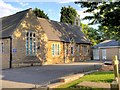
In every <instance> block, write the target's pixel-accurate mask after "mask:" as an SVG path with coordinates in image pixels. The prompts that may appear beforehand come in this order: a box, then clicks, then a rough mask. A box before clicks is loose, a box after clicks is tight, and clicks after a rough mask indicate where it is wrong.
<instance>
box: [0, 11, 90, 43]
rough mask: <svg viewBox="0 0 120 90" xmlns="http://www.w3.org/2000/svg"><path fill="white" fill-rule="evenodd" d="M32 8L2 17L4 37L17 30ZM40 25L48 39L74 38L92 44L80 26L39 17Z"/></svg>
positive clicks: (68, 39) (64, 40)
mask: <svg viewBox="0 0 120 90" xmlns="http://www.w3.org/2000/svg"><path fill="white" fill-rule="evenodd" d="M29 10H30V9H27V10H24V11H20V12H18V13H16V14H13V15H10V16H7V17H3V18H2V30H0V33H2V37H0V38H5V37H10V36H11V35H12V33H13V32H14V31H15V30H16V27H17V26H18V25H19V24H20V23H21V20H22V19H23V18H24V17H25V15H26V14H27V13H28V11H29ZM38 19H39V22H40V25H41V26H42V28H43V31H45V33H46V35H47V37H48V40H57V41H63V42H70V38H73V39H74V41H75V42H76V43H84V44H90V41H89V40H88V39H87V38H86V37H85V35H84V34H83V33H82V31H81V30H80V27H78V26H75V25H70V24H65V23H60V22H57V21H52V20H47V19H43V18H38Z"/></svg>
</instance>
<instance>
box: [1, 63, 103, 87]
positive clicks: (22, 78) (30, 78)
mask: <svg viewBox="0 0 120 90" xmlns="http://www.w3.org/2000/svg"><path fill="white" fill-rule="evenodd" d="M100 65H101V63H93V62H90V63H72V64H57V65H44V66H34V67H25V68H15V69H8V70H3V72H2V77H3V80H4V81H3V83H2V84H3V86H4V87H3V88H7V87H8V86H9V85H7V84H10V85H11V86H12V84H13V85H15V84H14V83H13V82H16V83H18V84H17V88H18V87H22V86H21V85H22V84H21V83H24V85H25V83H26V85H28V84H29V85H35V84H37V85H44V84H47V83H49V81H51V80H54V79H56V78H59V77H62V76H65V75H69V74H72V73H78V72H79V73H80V72H81V73H82V72H83V71H90V70H93V69H95V68H96V67H98V66H100ZM5 81H8V82H7V84H6V83H5ZM10 81H11V82H12V83H10ZM19 83H20V84H19ZM29 85H28V88H29ZM8 88H10V87H8Z"/></svg>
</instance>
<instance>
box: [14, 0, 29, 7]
mask: <svg viewBox="0 0 120 90" xmlns="http://www.w3.org/2000/svg"><path fill="white" fill-rule="evenodd" d="M16 2H17V3H19V4H20V5H21V6H23V7H24V6H28V5H29V3H27V2H22V1H20V0H16Z"/></svg>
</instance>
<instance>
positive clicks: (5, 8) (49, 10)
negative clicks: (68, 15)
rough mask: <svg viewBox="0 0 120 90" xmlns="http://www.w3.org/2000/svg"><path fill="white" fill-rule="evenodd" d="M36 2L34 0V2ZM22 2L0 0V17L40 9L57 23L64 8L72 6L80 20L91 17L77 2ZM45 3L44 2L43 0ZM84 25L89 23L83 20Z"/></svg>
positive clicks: (60, 0)
mask: <svg viewBox="0 0 120 90" xmlns="http://www.w3.org/2000/svg"><path fill="white" fill-rule="evenodd" d="M33 1H34V0H33ZM33 1H32V2H21V1H19V0H17V1H16V2H15V1H14V2H13V1H12V0H11V2H10V1H9V2H8V1H7V2H6V1H5V0H4V1H3V0H0V11H1V13H0V17H3V16H8V15H11V14H13V13H16V12H18V11H21V10H25V9H28V8H33V9H34V8H36V7H37V8H40V9H41V10H44V12H45V13H46V14H48V16H49V18H50V19H51V20H55V21H60V10H61V8H62V7H63V6H68V5H70V6H72V7H73V8H75V9H76V10H77V12H78V14H79V15H80V18H81V19H82V18H83V17H84V16H87V15H89V13H87V14H85V13H83V11H84V10H85V9H83V8H81V7H80V6H79V5H77V4H75V3H74V1H75V0H58V1H51V2H50V0H48V1H49V2H33ZM42 1H44V0H42ZM81 21H82V23H84V24H88V23H89V21H88V20H84V21H83V20H81ZM92 27H93V28H97V26H95V25H94V26H92Z"/></svg>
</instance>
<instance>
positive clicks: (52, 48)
mask: <svg viewBox="0 0 120 90" xmlns="http://www.w3.org/2000/svg"><path fill="white" fill-rule="evenodd" d="M52 55H54V44H52Z"/></svg>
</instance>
